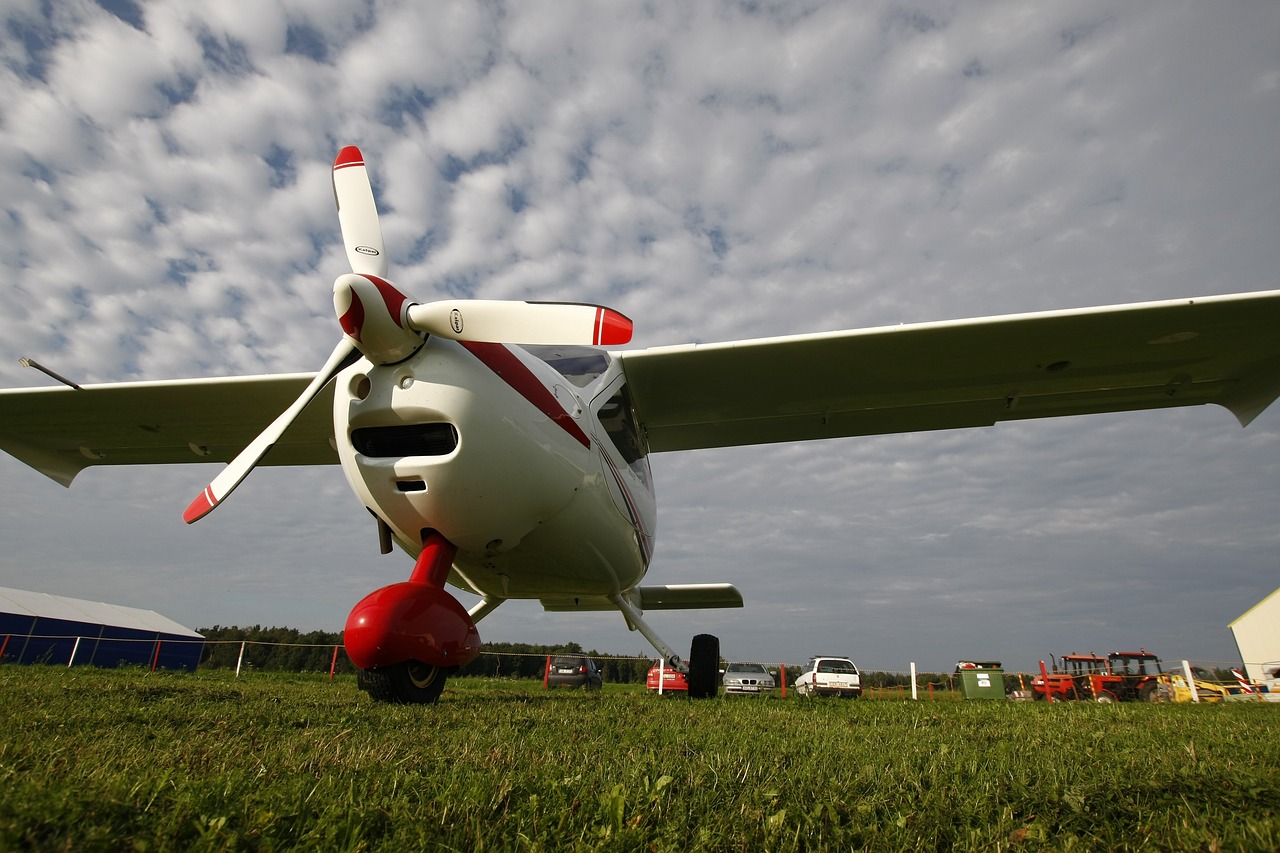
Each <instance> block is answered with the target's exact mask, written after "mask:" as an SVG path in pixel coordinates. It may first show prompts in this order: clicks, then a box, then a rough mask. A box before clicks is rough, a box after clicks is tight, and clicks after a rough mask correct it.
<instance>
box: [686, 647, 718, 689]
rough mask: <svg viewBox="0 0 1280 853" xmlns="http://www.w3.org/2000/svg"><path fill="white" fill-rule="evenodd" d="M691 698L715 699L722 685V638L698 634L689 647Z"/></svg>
mask: <svg viewBox="0 0 1280 853" xmlns="http://www.w3.org/2000/svg"><path fill="white" fill-rule="evenodd" d="M687 681H688V683H689V698H690V699H714V698H716V692H717V691H718V689H719V687H720V638H719V637H715V636H712V635H711V634H698V635H697V636H696V637H694V638H693V646H692V647H691V648H690V649H689V675H688V677H687Z"/></svg>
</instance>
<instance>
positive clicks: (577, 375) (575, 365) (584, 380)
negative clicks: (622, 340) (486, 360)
mask: <svg viewBox="0 0 1280 853" xmlns="http://www.w3.org/2000/svg"><path fill="white" fill-rule="evenodd" d="M524 350H525V351H526V352H527V353H529V355H531V356H533V357H534V358H537V359H539V360H541V361H545V362H546V363H547V364H549V365H550V366H551V367H552V368H553V369H554V370H555V371H556V372H557V373H559V374H560V375H561V376H563V377H564V378H565V379H567V380H569V381H570V382H572V383H573V384H574V385H576V386H578V387H579V388H586V387H587V386H588V385H590V384H591V383H592V382H594V381H595V380H596V378H597V377H598V376H599V375H600V374H602V373H604V372H605V370H607V369H608V367H609V354H608V353H607V352H605V351H604V350H598V349H595V348H594V347H579V346H559V347H552V346H526V347H524Z"/></svg>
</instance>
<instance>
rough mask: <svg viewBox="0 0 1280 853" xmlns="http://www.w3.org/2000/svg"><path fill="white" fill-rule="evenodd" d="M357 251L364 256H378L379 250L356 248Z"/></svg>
mask: <svg viewBox="0 0 1280 853" xmlns="http://www.w3.org/2000/svg"><path fill="white" fill-rule="evenodd" d="M356 251H357V252H359V253H360V254H362V255H376V254H378V250H377V249H375V248H373V247H372V246H356Z"/></svg>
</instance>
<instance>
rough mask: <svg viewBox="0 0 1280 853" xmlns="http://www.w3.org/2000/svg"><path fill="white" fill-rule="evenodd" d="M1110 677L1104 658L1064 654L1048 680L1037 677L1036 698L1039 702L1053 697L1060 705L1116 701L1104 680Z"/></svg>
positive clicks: (1034, 695)
mask: <svg viewBox="0 0 1280 853" xmlns="http://www.w3.org/2000/svg"><path fill="white" fill-rule="evenodd" d="M1109 677H1110V670H1109V669H1108V668H1107V659H1106V658H1104V657H1101V656H1099V655H1095V654H1087V655H1077V654H1070V655H1063V656H1062V657H1060V658H1059V659H1058V660H1057V662H1056V663H1055V664H1054V666H1053V671H1052V672H1050V673H1048V678H1047V679H1046V678H1044V677H1042V676H1036V678H1035V680H1034V681H1033V682H1031V689H1032V691H1033V692H1032V696H1033V698H1035V699H1045V698H1052V699H1053V700H1054V701H1056V702H1064V701H1068V700H1083V701H1095V700H1096V701H1098V702H1112V701H1115V700H1114V698H1113V696H1112V694H1111V693H1110V691H1108V690H1107V687H1106V681H1104V679H1107V678H1109Z"/></svg>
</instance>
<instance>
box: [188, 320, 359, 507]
mask: <svg viewBox="0 0 1280 853" xmlns="http://www.w3.org/2000/svg"><path fill="white" fill-rule="evenodd" d="M354 351H355V346H354V345H353V344H352V343H351V341H349V340H347V339H346V338H343V339H342V340H341V341H339V342H338V345H337V346H336V347H334V350H333V353H332V354H330V356H329V360H328V361H327V362H325V365H324V367H323V368H322V369H321V370H320V372H319V373H317V374H316V376H315V378H314V379H312V380H311V384H310V385H308V386H307V387H306V390H304V391H303V392H302V395H301V396H299V397H298V399H296V400H294V401H293V405H291V406H290V407H289V408H287V409H285V410H284V411H283V412H282V413H281V414H280V416H279V417H277V418H276V419H275V420H274V421H272V422H271V425H270V426H268V427H267V428H266V429H264V430H263V431H262V432H261V433H259V434H258V437H257V438H255V439H254V440H253V441H251V442H249V445H248V446H247V447H246V448H245V449H244V450H242V451H240V454H239V455H238V456H236V458H235V459H233V460H231V462H230V464H228V465H227V467H226V468H223V469H222V472H221V473H219V474H218V476H217V477H214V478H213V482H211V483H210V484H209V485H207V486H205V487H204V491H202V492H201V493H200V494H199V495H197V496H196V499H195V500H193V501H192V502H191V504H190V505H189V506H188V507H187V509H186V511H185V512H184V513H182V520H183V521H185V522H186V523H187V524H192V523H194V522H196V521H199V520H200V519H202V518H204V517H205V516H206V515H208V514H209V513H211V512H213V509H214V507H216V506H218V505H219V504H220V503H222V502H223V501H224V500H226V497H227V495H229V494H231V492H232V491H234V490H235V487H236V486H238V485H240V483H241V481H242V480H244V478H245V477H247V476H249V472H250V471H252V470H253V469H254V468H255V467H256V466H257V464H258V461H259V460H261V459H262V457H263V456H264V455H266V453H267V451H268V450H270V449H271V448H272V446H273V445H274V444H275V443H276V442H277V441H279V440H280V436H282V435H284V432H285V430H287V429H288V428H289V425H290V424H292V423H293V421H294V419H295V418H297V417H298V415H299V414H301V412H302V410H303V409H305V408H306V407H307V404H308V403H310V402H311V401H312V400H313V399H314V398H315V396H316V394H318V393H320V389H321V388H323V387H324V386H325V385H327V384H328V383H329V380H331V379H333V377H334V376H336V375H337V374H338V371H340V370H342V368H343V367H345V366H346V365H347V364H348V363H349V362H348V359H349V358H350V357H351V355H352V353H353V352H354Z"/></svg>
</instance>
